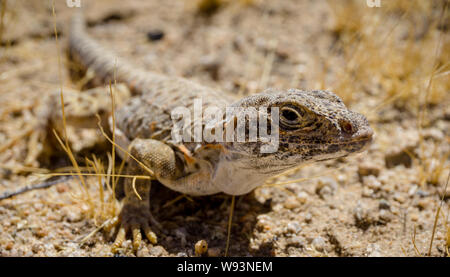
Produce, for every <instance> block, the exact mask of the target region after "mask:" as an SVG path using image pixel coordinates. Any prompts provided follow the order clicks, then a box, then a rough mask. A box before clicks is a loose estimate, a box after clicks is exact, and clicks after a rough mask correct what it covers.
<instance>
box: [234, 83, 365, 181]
mask: <svg viewBox="0 0 450 277" xmlns="http://www.w3.org/2000/svg"><path fill="white" fill-rule="evenodd" d="M233 106H237V107H242V108H249V107H254V108H256V109H258V108H259V111H261V108H262V107H264V108H265V109H266V110H267V123H268V127H267V129H268V130H269V133H270V134H269V137H270V136H271V135H272V134H271V132H270V130H278V144H277V147H276V149H275V150H274V151H272V152H270V151H262V147H264V146H267V145H268V143H270V142H267V141H264V140H261V138H260V137H258V140H257V141H256V142H255V141H254V142H250V141H249V142H234V143H229V144H227V148H229V149H230V150H231V152H232V153H237V156H236V158H237V159H239V158H238V156H239V153H241V154H242V155H241V159H246V157H248V158H249V159H252V160H253V161H252V162H251V163H249V164H251V165H253V166H254V167H255V169H256V170H259V171H267V172H269V171H270V172H272V173H274V172H276V171H278V172H282V171H284V170H286V169H289V168H292V167H296V166H298V165H299V164H301V163H305V162H314V161H323V160H328V159H333V158H339V157H345V156H348V155H350V154H353V153H358V152H361V151H363V150H364V149H365V148H366V147H367V146H368V145H369V144H370V142H371V141H372V136H373V131H372V129H371V128H370V126H369V123H368V121H367V119H366V118H365V117H364V116H363V115H362V114H359V113H356V112H353V111H350V110H349V109H348V108H347V107H346V106H345V105H344V103H343V102H342V100H341V99H340V98H339V97H338V96H337V95H335V94H334V93H332V92H329V91H323V90H315V91H303V90H297V89H290V90H287V91H279V90H273V89H269V90H266V91H264V92H262V93H259V94H256V95H252V96H249V97H246V98H243V99H241V100H240V101H238V102H236V103H234V104H233ZM274 108H277V109H278V113H277V115H278V116H276V114H274V110H276V109H274ZM236 115H237V117H239V116H245V115H242V114H239V112H238V113H236ZM253 127H256V126H253ZM274 127H275V129H274ZM251 128H252V126H251V123H247V124H246V125H245V129H246V133H248V132H249V129H251ZM247 138H248V136H247ZM264 152H266V153H264Z"/></svg>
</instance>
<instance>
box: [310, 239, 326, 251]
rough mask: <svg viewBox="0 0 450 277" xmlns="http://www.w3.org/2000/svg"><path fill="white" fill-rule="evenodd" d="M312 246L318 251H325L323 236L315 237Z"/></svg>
mask: <svg viewBox="0 0 450 277" xmlns="http://www.w3.org/2000/svg"><path fill="white" fill-rule="evenodd" d="M312 246H313V247H314V249H316V250H317V251H323V250H324V248H325V240H324V239H323V238H322V237H321V236H318V237H317V238H315V239H314V240H313V241H312Z"/></svg>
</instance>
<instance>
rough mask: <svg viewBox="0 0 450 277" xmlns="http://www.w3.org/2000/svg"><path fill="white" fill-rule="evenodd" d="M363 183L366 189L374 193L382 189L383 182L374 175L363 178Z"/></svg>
mask: <svg viewBox="0 0 450 277" xmlns="http://www.w3.org/2000/svg"><path fill="white" fill-rule="evenodd" d="M362 183H363V185H364V186H365V187H367V188H370V189H372V190H374V191H378V190H379V189H380V188H381V182H380V181H379V180H378V179H377V178H376V177H375V176H373V175H369V176H365V177H363V178H362Z"/></svg>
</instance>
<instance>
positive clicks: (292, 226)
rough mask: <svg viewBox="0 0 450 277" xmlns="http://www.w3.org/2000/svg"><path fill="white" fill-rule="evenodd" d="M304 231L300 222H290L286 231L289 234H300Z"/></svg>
mask: <svg viewBox="0 0 450 277" xmlns="http://www.w3.org/2000/svg"><path fill="white" fill-rule="evenodd" d="M301 230H302V227H301V226H300V224H299V223H298V222H295V221H293V222H289V223H288V224H287V227H286V231H287V232H289V233H294V234H298V233H299V232H300V231H301Z"/></svg>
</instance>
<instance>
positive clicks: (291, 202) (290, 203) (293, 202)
mask: <svg viewBox="0 0 450 277" xmlns="http://www.w3.org/2000/svg"><path fill="white" fill-rule="evenodd" d="M284 207H285V208H286V209H295V208H298V207H300V203H299V201H297V199H296V198H295V197H289V198H288V199H286V201H285V202H284Z"/></svg>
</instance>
